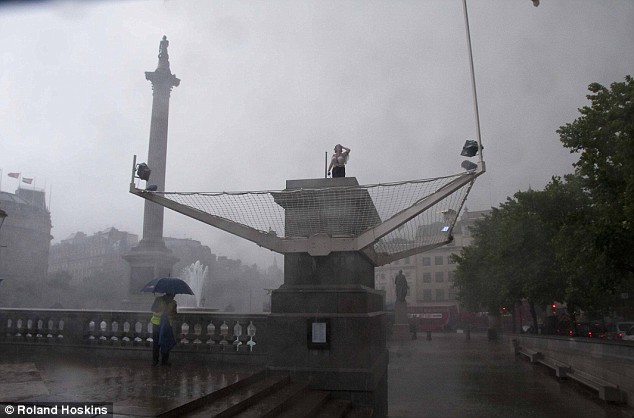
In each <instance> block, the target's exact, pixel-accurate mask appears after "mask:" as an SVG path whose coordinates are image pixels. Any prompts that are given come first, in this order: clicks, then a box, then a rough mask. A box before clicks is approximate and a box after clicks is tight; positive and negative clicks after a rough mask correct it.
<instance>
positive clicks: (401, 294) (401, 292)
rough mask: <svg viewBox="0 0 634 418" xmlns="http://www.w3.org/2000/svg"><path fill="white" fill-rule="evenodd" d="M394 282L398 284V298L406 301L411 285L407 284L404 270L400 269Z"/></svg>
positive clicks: (400, 300)
mask: <svg viewBox="0 0 634 418" xmlns="http://www.w3.org/2000/svg"><path fill="white" fill-rule="evenodd" d="M394 284H395V285H396V300H397V301H399V302H405V297H406V296H407V291H408V290H409V285H408V284H407V279H406V278H405V275H404V274H403V270H399V271H398V274H397V275H396V277H395V278H394Z"/></svg>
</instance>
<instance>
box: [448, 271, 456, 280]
mask: <svg viewBox="0 0 634 418" xmlns="http://www.w3.org/2000/svg"><path fill="white" fill-rule="evenodd" d="M454 277H456V272H455V271H454V270H450V271H448V272H447V281H448V282H453V279H454Z"/></svg>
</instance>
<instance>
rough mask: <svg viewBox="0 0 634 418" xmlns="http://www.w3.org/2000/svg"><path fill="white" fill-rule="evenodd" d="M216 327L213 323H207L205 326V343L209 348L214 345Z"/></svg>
mask: <svg viewBox="0 0 634 418" xmlns="http://www.w3.org/2000/svg"><path fill="white" fill-rule="evenodd" d="M215 334H216V326H215V325H214V323H213V322H211V321H209V325H207V341H205V342H206V343H207V344H209V345H210V346H213V345H214V344H215V341H214V337H215V336H216V335H215Z"/></svg>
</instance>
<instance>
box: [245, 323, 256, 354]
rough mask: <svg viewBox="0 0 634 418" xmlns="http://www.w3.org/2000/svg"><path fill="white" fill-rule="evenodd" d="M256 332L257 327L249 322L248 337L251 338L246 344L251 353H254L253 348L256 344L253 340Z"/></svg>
mask: <svg viewBox="0 0 634 418" xmlns="http://www.w3.org/2000/svg"><path fill="white" fill-rule="evenodd" d="M256 331H257V329H256V328H255V325H253V321H249V326H248V327H247V335H248V337H249V341H247V343H246V344H247V347H249V351H253V347H254V346H255V344H256V342H255V341H254V340H253V337H255V332H256Z"/></svg>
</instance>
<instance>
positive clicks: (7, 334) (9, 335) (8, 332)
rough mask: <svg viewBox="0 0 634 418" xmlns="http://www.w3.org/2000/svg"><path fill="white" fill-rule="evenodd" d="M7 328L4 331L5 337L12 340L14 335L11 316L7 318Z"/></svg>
mask: <svg viewBox="0 0 634 418" xmlns="http://www.w3.org/2000/svg"><path fill="white" fill-rule="evenodd" d="M6 325H7V326H6V329H5V332H4V334H5V335H4V337H5V338H6V339H8V340H10V339H11V338H12V337H13V320H12V319H11V318H7V322H6Z"/></svg>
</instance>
